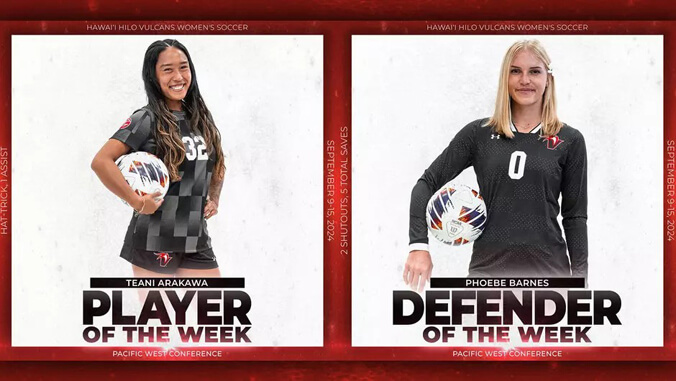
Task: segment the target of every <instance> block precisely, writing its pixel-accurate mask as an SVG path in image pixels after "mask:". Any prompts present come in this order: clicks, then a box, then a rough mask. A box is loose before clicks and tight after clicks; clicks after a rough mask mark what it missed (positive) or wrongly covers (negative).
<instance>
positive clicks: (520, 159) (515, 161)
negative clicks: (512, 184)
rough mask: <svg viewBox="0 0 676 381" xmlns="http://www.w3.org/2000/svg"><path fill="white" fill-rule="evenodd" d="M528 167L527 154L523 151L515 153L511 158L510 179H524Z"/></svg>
mask: <svg viewBox="0 0 676 381" xmlns="http://www.w3.org/2000/svg"><path fill="white" fill-rule="evenodd" d="M525 167H526V153H525V152H523V151H514V152H512V156H511V157H510V158H509V177H511V178H512V179H514V180H518V179H520V178H522V177H523V170H524V168H525Z"/></svg>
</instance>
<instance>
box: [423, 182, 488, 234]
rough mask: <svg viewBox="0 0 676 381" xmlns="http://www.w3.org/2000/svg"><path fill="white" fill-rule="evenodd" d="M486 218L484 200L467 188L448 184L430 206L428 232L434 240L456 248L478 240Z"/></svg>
mask: <svg viewBox="0 0 676 381" xmlns="http://www.w3.org/2000/svg"><path fill="white" fill-rule="evenodd" d="M486 217H487V215H486V203H484V199H483V198H482V197H481V195H480V194H479V192H477V191H475V190H474V189H472V188H470V187H468V186H467V185H462V184H453V183H452V182H449V183H448V184H446V185H444V186H443V187H442V188H441V189H439V190H438V191H437V192H436V193H434V195H433V196H432V198H430V200H429V202H428V203H427V213H426V219H427V229H428V230H429V231H430V232H431V233H432V235H433V236H434V238H436V239H438V240H439V241H441V242H443V243H447V244H449V245H453V246H457V245H464V244H466V243H468V242H472V241H474V240H476V239H477V238H479V236H480V235H481V233H482V232H483V231H484V226H485V224H486Z"/></svg>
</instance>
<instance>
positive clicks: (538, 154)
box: [409, 119, 587, 277]
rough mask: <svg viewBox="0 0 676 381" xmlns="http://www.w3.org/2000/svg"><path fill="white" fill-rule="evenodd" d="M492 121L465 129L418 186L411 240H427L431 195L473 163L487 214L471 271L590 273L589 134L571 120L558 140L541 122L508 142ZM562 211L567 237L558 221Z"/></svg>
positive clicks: (479, 273)
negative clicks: (547, 134)
mask: <svg viewBox="0 0 676 381" xmlns="http://www.w3.org/2000/svg"><path fill="white" fill-rule="evenodd" d="M486 121H487V120H486V119H483V120H477V121H474V122H472V123H470V124H468V125H467V126H465V127H464V128H463V129H462V130H460V131H459V132H458V134H457V135H456V136H455V138H453V140H452V141H451V143H450V144H449V146H448V147H447V148H446V149H445V150H444V152H442V153H441V155H440V156H439V157H438V158H437V159H436V160H435V161H434V162H433V163H432V165H430V167H429V168H428V169H427V170H426V171H425V173H424V174H423V176H422V177H421V178H420V179H419V180H418V182H417V184H416V185H415V187H414V188H413V194H412V197H411V220H410V231H409V235H410V242H411V244H416V243H427V242H428V241H427V225H426V222H425V209H426V205H427V201H428V200H429V199H430V197H431V196H432V194H433V193H434V192H435V191H436V190H437V189H439V188H441V187H442V186H443V185H444V184H446V183H447V182H448V181H450V180H452V179H453V178H455V177H456V176H457V175H458V174H460V172H462V171H463V170H464V169H465V168H467V167H469V166H472V167H474V171H475V172H476V176H477V181H478V183H479V191H480V193H481V195H482V197H483V198H484V200H485V202H486V210H487V215H488V219H487V221H486V225H485V229H484V231H483V233H482V234H481V236H480V237H479V238H478V239H477V240H476V241H474V246H473V251H472V259H471V262H470V268H469V275H470V276H477V277H481V276H571V272H572V275H573V276H584V277H586V276H587V153H586V148H585V142H584V138H583V136H582V134H581V133H580V132H579V131H577V130H576V129H574V128H572V127H570V126H567V125H564V126H563V128H561V131H560V132H559V133H558V135H556V136H553V137H543V136H541V135H540V133H539V130H540V128H539V127H536V129H534V130H533V131H531V133H519V132H514V135H515V136H514V138H513V139H509V138H507V137H505V136H501V135H498V134H497V133H495V132H493V131H492V129H491V128H490V127H484V124H485V123H486ZM512 130H513V131H514V130H515V129H514V128H512ZM559 196H561V197H562V202H561V205H560V206H559V202H558V200H559ZM559 209H560V210H559ZM559 211H561V214H562V216H563V229H564V230H565V234H566V241H567V242H566V241H564V239H563V236H562V234H561V227H560V226H559V223H558V221H557V216H558V215H559ZM566 246H567V249H568V253H569V255H570V261H569V257H568V255H566Z"/></svg>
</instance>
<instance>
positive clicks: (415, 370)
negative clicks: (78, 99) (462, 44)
mask: <svg viewBox="0 0 676 381" xmlns="http://www.w3.org/2000/svg"><path fill="white" fill-rule="evenodd" d="M309 3H310V2H309V1H293V0H292V1H285V2H279V3H278V4H276V5H271V4H269V3H268V2H264V1H261V0H250V1H236V2H229V3H228V4H225V5H223V4H218V3H216V2H213V3H201V2H200V3H199V4H198V3H197V2H195V1H180V0H177V1H174V2H171V1H170V2H166V1H159V0H146V1H143V3H142V4H139V2H138V1H131V0H121V1H116V2H107V3H104V2H103V1H95V0H81V1H66V0H61V1H50V2H47V1H40V2H36V1H34V2H19V1H15V0H10V2H9V3H5V4H4V5H2V7H3V8H4V9H3V14H2V16H0V17H2V18H3V19H5V20H83V19H84V20H114V19H127V20H134V19H136V20H142V19H143V20H153V19H154V20H160V19H170V20H171V19H173V20H199V19H204V18H205V15H208V18H209V19H228V20H238V19H247V20H279V19H286V20H351V21H342V22H327V21H308V22H305V21H270V22H268V21H259V22H247V24H249V31H248V32H247V33H248V34H323V35H324V49H325V56H324V65H325V68H324V76H325V77H324V81H325V91H324V97H325V99H324V107H325V115H324V122H325V125H324V134H325V140H329V139H333V140H335V141H336V142H338V141H339V127H340V126H342V125H347V126H350V124H351V122H350V114H351V109H350V72H349V63H350V34H352V33H354V34H381V33H384V34H389V33H392V34H402V33H409V34H433V33H429V32H427V31H426V23H425V22H422V21H418V22H398V21H387V22H373V21H371V22H357V21H353V20H386V19H389V20H426V19H427V20H449V19H453V20H505V19H513V20H517V19H521V20H556V19H558V20H561V19H576V20H583V19H597V20H612V19H619V18H626V17H627V15H628V14H630V15H631V17H632V18H633V19H644V20H648V19H650V20H670V19H674V18H676V6H673V5H671V3H672V2H671V1H640V0H639V1H623V2H620V3H619V4H618V3H616V2H611V1H604V2H588V1H580V0H573V1H569V2H567V3H565V4H562V5H558V4H557V6H558V8H556V9H555V8H554V7H553V6H551V5H538V6H533V5H529V4H528V3H530V2H528V1H523V0H520V1H510V2H495V1H472V2H463V3H460V2H447V3H444V4H438V3H439V2H438V1H427V0H424V1H417V2H408V1H389V2H385V1H379V2H366V1H360V2H348V1H324V2H320V4H319V5H315V6H313V7H310V6H309ZM493 3H498V4H499V5H497V6H496V4H493ZM590 25H592V26H593V27H592V28H591V29H590V31H589V32H587V33H591V34H606V33H607V34H643V33H645V34H664V35H665V52H664V53H665V65H664V67H665V126H667V127H668V128H666V127H665V139H676V133H675V130H676V127H675V126H674V121H675V120H676V119H674V117H675V116H676V115H675V113H676V111H674V110H673V108H671V107H668V106H667V105H670V104H674V101H676V92H675V91H676V76H675V74H676V67H675V66H674V65H673V64H670V63H671V62H673V58H674V51H675V49H676V41H675V36H676V23H675V22H617V21H608V22H591V23H590ZM12 33H19V34H24V33H25V34H41V33H46V34H71V33H72V34H85V33H88V32H86V27H85V24H84V23H81V22H76V21H65V22H55V21H38V22H21V21H16V22H9V23H2V24H0V145H4V146H9V144H10V142H11V139H10V128H9V127H10V121H11V116H10V112H11V105H10V94H11V92H10V90H11V87H10V72H9V68H10V66H11V57H10V35H11V34H12ZM143 34H147V33H143ZM232 34H239V33H232ZM439 34H444V33H439ZM340 159H341V158H340V156H337V157H336V160H337V161H338V160H340ZM325 160H326V159H325ZM348 186H349V185H348ZM339 190H340V188H337V191H339ZM0 252H2V254H3V255H2V256H1V257H0V359H7V360H20V359H41V360H67V359H77V360H96V359H107V358H109V357H110V356H109V354H108V353H109V352H110V349H106V350H104V349H92V348H11V347H9V343H10V337H11V335H10V320H11V319H10V317H11V315H10V311H9V306H10V296H11V291H10V285H11V281H10V274H9V269H10V268H11V267H10V264H11V263H10V255H9V253H10V242H9V240H8V239H6V237H5V236H2V237H0ZM672 256H673V246H671V245H667V243H666V242H665V290H664V291H665V299H666V303H665V348H650V349H648V348H617V349H613V348H599V349H573V350H570V349H568V350H565V351H566V359H567V360H648V359H652V360H673V359H676V343H675V341H676V340H675V334H676V321H675V320H676V319H675V317H676V314H675V312H676V303H673V302H671V301H670V300H669V299H670V298H669V296H673V295H676V282H674V281H673V279H671V278H673V275H672V274H674V273H676V272H675V271H674V270H676V268H675V266H676V263H674V261H673V260H672V259H671V257H672ZM350 262H351V259H350V258H349V256H348V257H342V256H340V255H339V252H338V247H337V245H336V244H332V243H327V244H326V245H325V253H324V273H325V278H324V289H325V307H324V314H325V322H324V325H325V329H324V332H325V347H324V348H251V349H249V348H241V349H239V348H238V349H232V348H231V349H227V348H225V349H224V348H219V349H220V350H223V351H224V352H225V356H224V359H225V360H235V361H236V360H287V361H297V360H320V361H322V360H329V361H335V360H340V361H345V360H348V361H355V360H388V361H390V360H417V361H423V360H448V359H450V355H449V353H448V350H447V349H443V348H426V349H421V348H391V349H388V348H350V335H351V332H350V319H351V306H350V294H351V288H350V283H351V276H350ZM107 354H108V355H107ZM186 365H188V364H180V363H173V364H159V363H150V364H139V363H128V364H125V367H120V366H119V365H118V364H117V363H86V364H84V363H81V364H68V365H65V366H64V365H61V364H54V363H22V364H14V365H12V366H11V367H10V368H8V369H5V370H4V371H3V372H2V373H0V374H1V375H2V376H5V377H8V378H11V379H21V378H23V377H24V376H26V375H27V374H30V373H32V372H39V373H42V374H44V375H46V377H47V378H50V375H51V376H52V377H53V378H61V377H60V376H61V375H62V374H60V373H55V372H56V369H60V370H59V372H64V373H65V374H74V373H76V374H78V378H83V379H84V378H91V376H92V375H93V374H94V373H95V372H96V373H100V372H105V373H106V374H108V376H109V378H123V377H128V376H132V375H138V374H139V372H142V373H146V374H147V375H151V376H153V377H151V378H166V377H168V376H171V375H175V374H178V373H179V372H181V371H185V372H189V374H190V375H192V376H198V377H200V378H201V377H208V376H211V375H214V374H215V373H220V372H222V371H229V372H231V375H235V376H247V375H248V376H253V377H252V378H254V379H259V378H260V379H268V378H276V377H278V376H281V377H284V378H301V379H302V378H311V379H314V378H317V377H322V378H323V377H330V378H341V379H342V378H344V377H346V376H348V375H350V374H351V375H352V376H353V377H354V376H355V375H356V376H357V377H358V378H374V377H375V378H378V377H387V378H395V379H410V378H415V377H416V376H425V377H427V378H429V377H430V376H431V375H433V374H435V373H436V372H439V371H445V372H446V374H447V375H448V376H468V375H475V376H476V375H478V376H491V375H492V376H495V374H499V375H501V376H503V377H505V378H510V377H511V378H514V377H518V378H521V377H526V378H529V379H530V378H534V377H535V376H536V374H539V373H542V372H547V374H548V377H553V378H557V377H558V376H561V375H562V374H563V373H569V372H572V373H574V374H576V375H577V376H578V377H585V378H588V377H589V376H592V375H594V377H596V378H598V379H610V378H613V379H616V378H618V376H619V378H621V379H624V378H630V379H633V378H636V379H645V377H646V376H650V375H655V374H668V373H673V372H674V371H675V370H676V367H675V366H674V364H673V363H657V364H650V368H645V367H642V368H641V369H637V368H636V366H637V364H632V363H627V364H604V363H587V364H573V363H566V362H560V363H556V362H554V363H538V364H523V363H505V362H494V363H481V364H476V365H479V367H477V366H473V365H474V364H467V363H454V364H449V363H413V362H407V363H402V362H388V363H372V362H366V363H365V362H349V363H344V362H338V363H327V362H312V363H307V362H300V363H299V362H292V363H271V362H261V363H232V362H231V363H227V364H215V363H202V364H200V367H199V368H198V367H196V366H194V365H189V366H186ZM644 365H648V364H644ZM144 377H145V376H144Z"/></svg>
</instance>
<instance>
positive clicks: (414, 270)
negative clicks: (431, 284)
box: [404, 250, 434, 292]
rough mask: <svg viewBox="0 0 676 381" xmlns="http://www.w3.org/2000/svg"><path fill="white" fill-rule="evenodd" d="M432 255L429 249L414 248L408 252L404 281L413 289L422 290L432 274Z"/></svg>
mask: <svg viewBox="0 0 676 381" xmlns="http://www.w3.org/2000/svg"><path fill="white" fill-rule="evenodd" d="M432 267H434V266H433V265H432V257H431V256H430V252H429V251H427V250H413V251H411V252H410V253H408V259H407V260H406V265H405V266H404V282H406V284H407V285H409V286H410V287H411V289H412V290H413V291H418V292H422V291H423V290H424V289H425V282H426V281H428V280H430V277H431V276H432Z"/></svg>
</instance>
